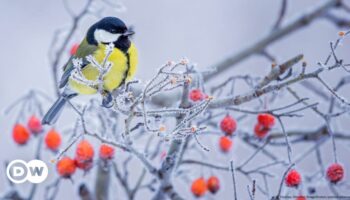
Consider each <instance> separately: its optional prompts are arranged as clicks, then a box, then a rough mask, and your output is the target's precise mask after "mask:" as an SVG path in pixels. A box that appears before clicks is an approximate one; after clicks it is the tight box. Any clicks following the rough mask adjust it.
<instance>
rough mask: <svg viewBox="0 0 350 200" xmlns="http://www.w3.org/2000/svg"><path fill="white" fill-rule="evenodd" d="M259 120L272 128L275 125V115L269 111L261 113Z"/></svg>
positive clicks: (263, 124)
mask: <svg viewBox="0 0 350 200" xmlns="http://www.w3.org/2000/svg"><path fill="white" fill-rule="evenodd" d="M258 122H259V124H261V125H262V126H264V127H265V128H269V129H271V128H272V127H273V126H274V125H275V117H274V116H273V115H271V114H268V113H263V114H259V115H258Z"/></svg>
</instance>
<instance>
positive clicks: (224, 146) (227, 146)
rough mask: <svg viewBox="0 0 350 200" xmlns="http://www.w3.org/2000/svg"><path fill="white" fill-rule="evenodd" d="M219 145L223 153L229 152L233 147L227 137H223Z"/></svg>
mask: <svg viewBox="0 0 350 200" xmlns="http://www.w3.org/2000/svg"><path fill="white" fill-rule="evenodd" d="M219 145H220V149H221V150H222V151H223V152H228V151H230V149H231V147H232V140H231V139H230V138H229V137H227V136H222V137H220V140H219Z"/></svg>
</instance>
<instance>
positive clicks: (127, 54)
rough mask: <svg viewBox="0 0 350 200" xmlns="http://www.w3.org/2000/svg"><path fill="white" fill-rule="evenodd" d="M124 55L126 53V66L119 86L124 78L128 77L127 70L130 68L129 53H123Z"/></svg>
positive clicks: (123, 81)
mask: <svg viewBox="0 0 350 200" xmlns="http://www.w3.org/2000/svg"><path fill="white" fill-rule="evenodd" d="M125 55H126V65H127V67H128V68H127V69H126V70H125V72H124V76H123V80H122V81H121V82H120V84H119V86H121V85H123V84H124V83H125V80H126V78H127V77H128V74H129V70H130V55H129V53H125Z"/></svg>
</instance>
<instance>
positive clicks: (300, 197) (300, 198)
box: [295, 195, 306, 200]
mask: <svg viewBox="0 0 350 200" xmlns="http://www.w3.org/2000/svg"><path fill="white" fill-rule="evenodd" d="M295 200H306V197H305V196H303V195H299V196H298V197H297V198H296V199H295Z"/></svg>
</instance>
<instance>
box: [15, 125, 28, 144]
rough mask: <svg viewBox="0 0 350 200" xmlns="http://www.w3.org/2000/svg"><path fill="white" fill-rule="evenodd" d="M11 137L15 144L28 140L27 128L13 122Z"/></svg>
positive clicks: (24, 142)
mask: <svg viewBox="0 0 350 200" xmlns="http://www.w3.org/2000/svg"><path fill="white" fill-rule="evenodd" d="M12 137H13V140H14V141H15V142H16V143H17V144H19V145H23V144H26V143H27V142H28V140H29V137H30V134H29V131H28V129H27V128H26V127H24V126H23V125H22V124H15V126H14V127H13V130H12Z"/></svg>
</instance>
